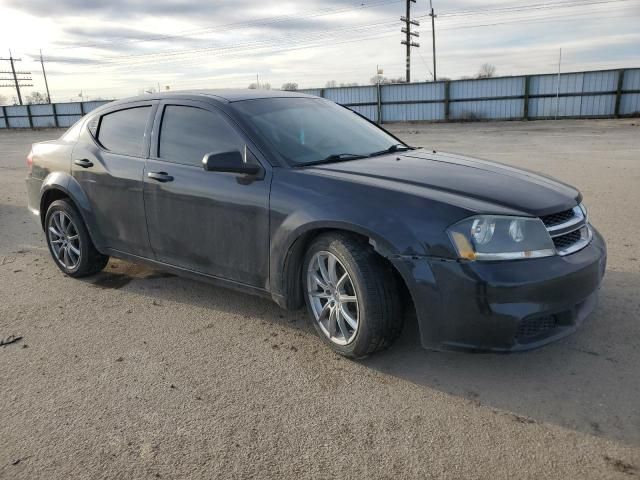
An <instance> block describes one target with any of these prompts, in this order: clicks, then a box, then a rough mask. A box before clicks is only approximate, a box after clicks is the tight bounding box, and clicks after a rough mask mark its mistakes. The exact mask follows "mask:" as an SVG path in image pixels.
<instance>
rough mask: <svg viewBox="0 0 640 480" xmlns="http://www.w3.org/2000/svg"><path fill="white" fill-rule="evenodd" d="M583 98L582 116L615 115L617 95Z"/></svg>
mask: <svg viewBox="0 0 640 480" xmlns="http://www.w3.org/2000/svg"><path fill="white" fill-rule="evenodd" d="M580 98H582V104H581V105H580V115H581V116H584V117H603V116H611V115H613V114H614V113H615V107H616V96H615V95H587V96H584V97H580Z"/></svg>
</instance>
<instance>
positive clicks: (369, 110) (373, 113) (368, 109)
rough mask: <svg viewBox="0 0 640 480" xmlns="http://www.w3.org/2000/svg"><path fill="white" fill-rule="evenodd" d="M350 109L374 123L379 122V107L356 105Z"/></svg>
mask: <svg viewBox="0 0 640 480" xmlns="http://www.w3.org/2000/svg"><path fill="white" fill-rule="evenodd" d="M349 108H350V109H351V110H353V111H355V112H358V113H359V114H360V115H364V116H365V117H367V118H368V119H369V120H371V121H372V122H376V121H377V120H378V107H377V106H376V105H356V106H353V107H349Z"/></svg>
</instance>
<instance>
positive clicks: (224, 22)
mask: <svg viewBox="0 0 640 480" xmlns="http://www.w3.org/2000/svg"><path fill="white" fill-rule="evenodd" d="M433 1H434V4H433V7H434V11H435V14H436V15H437V17H436V19H435V27H436V47H437V51H436V55H437V73H438V77H447V78H451V79H456V78H461V77H464V76H473V75H474V74H476V73H477V72H478V70H479V68H480V66H481V65H482V64H483V63H490V64H493V65H495V67H496V74H497V75H499V76H502V75H520V74H527V73H530V74H533V73H550V72H555V71H557V69H558V59H559V49H560V48H562V65H561V69H562V70H563V71H580V70H592V69H593V70H596V69H609V68H624V67H640V0H518V1H505V0H483V1H478V0H447V1H443V0H433ZM405 8H406V2H405V0H367V1H364V0H361V1H354V0H328V1H326V0H325V1H322V0H307V1H305V2H290V1H269V0H264V1H262V2H256V1H248V0H212V1H208V2H206V1H202V0H155V1H154V2H148V1H146V2H145V1H143V0H110V1H106V2H95V1H88V0H56V1H52V0H0V19H1V20H2V22H1V25H2V28H0V57H3V58H5V57H8V56H9V49H11V51H12V54H13V56H14V57H17V58H21V59H22V61H21V62H17V63H16V68H17V69H18V70H20V71H31V72H32V75H31V77H32V78H33V80H32V82H28V83H33V87H25V88H24V89H23V93H24V94H29V93H30V92H32V91H39V92H44V91H45V87H44V81H43V76H42V69H41V66H40V62H39V51H40V49H42V52H43V58H44V60H45V67H46V70H47V77H48V81H49V88H50V91H51V97H52V99H53V100H54V101H69V100H71V99H73V100H78V99H79V96H80V95H82V98H83V99H87V98H88V99H90V100H91V99H99V98H104V99H111V98H119V97H125V96H131V95H137V94H140V93H142V92H143V91H145V90H149V89H158V88H160V89H162V90H164V89H166V88H167V87H168V88H170V89H171V90H182V89H195V88H246V87H247V86H248V85H249V84H250V83H252V82H256V79H258V81H259V82H260V83H261V84H264V83H269V84H271V86H272V88H280V87H281V86H282V85H283V84H284V83H285V82H295V83H297V84H298V86H299V88H312V87H323V86H325V84H326V83H327V82H328V81H331V80H335V81H336V82H337V83H338V84H340V83H358V84H361V85H363V84H364V85H366V84H369V82H370V79H371V77H372V76H373V75H374V74H375V73H376V68H377V67H378V66H379V68H381V69H383V71H384V76H386V77H389V78H400V77H404V70H405V47H404V46H403V45H401V44H400V41H401V40H402V38H403V37H402V34H401V32H400V29H401V28H402V24H401V22H400V16H401V15H404V14H405ZM428 12H429V4H428V0H417V2H416V3H413V4H412V13H411V16H412V18H416V19H418V20H419V21H420V26H419V27H414V28H415V29H416V31H417V32H419V34H420V37H419V38H416V39H415V40H416V41H417V42H419V43H420V47H419V48H413V49H412V59H411V64H412V69H411V75H412V81H426V80H432V79H433V76H432V75H433V74H432V61H433V57H432V42H431V34H432V30H431V18H430V17H429V16H428ZM8 69H9V63H8V62H0V70H1V71H6V70H8ZM0 77H1V78H6V77H7V75H6V74H0ZM7 83H8V82H6V81H3V82H0V84H2V85H4V84H7ZM0 96H4V97H5V99H7V100H8V102H9V103H12V97H14V96H15V90H14V89H11V88H0Z"/></svg>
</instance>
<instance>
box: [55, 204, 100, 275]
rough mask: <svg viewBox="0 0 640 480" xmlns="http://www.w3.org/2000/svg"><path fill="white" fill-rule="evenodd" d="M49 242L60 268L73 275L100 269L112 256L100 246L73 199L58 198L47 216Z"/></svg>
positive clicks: (88, 273)
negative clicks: (105, 252) (104, 252)
mask: <svg viewBox="0 0 640 480" xmlns="http://www.w3.org/2000/svg"><path fill="white" fill-rule="evenodd" d="M44 224H45V233H46V238H47V246H48V247H49V251H50V252H51V256H52V257H53V260H54V261H55V263H56V265H57V266H58V268H59V269H60V270H62V271H63V272H64V273H66V274H67V275H69V276H70V277H84V276H87V275H92V274H94V273H98V272H99V271H100V270H102V269H103V268H104V267H105V266H106V265H107V262H108V261H109V257H108V256H106V255H102V254H101V253H100V252H98V251H97V250H96V247H95V246H94V245H93V242H92V241H91V237H90V236H89V231H88V230H87V227H86V226H85V224H84V221H83V220H82V217H81V216H80V214H79V213H78V211H77V210H76V208H75V206H74V205H73V204H72V203H71V202H70V201H69V200H56V201H55V202H53V203H52V204H51V205H50V206H49V209H48V210H47V215H46V217H45V220H44Z"/></svg>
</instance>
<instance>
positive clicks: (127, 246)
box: [72, 101, 157, 257]
mask: <svg viewBox="0 0 640 480" xmlns="http://www.w3.org/2000/svg"><path fill="white" fill-rule="evenodd" d="M156 108H157V102H152V101H149V102H135V103H130V104H126V106H125V105H120V106H118V107H114V109H113V110H108V111H107V112H105V113H101V114H100V116H97V117H94V118H90V119H89V122H88V128H89V130H90V131H91V136H92V137H93V138H91V139H88V141H86V142H79V143H78V145H77V146H76V148H75V149H74V151H73V155H72V172H73V176H74V177H75V178H76V180H78V182H79V183H80V185H81V186H82V188H83V190H84V192H85V193H86V195H87V197H88V198H89V202H90V204H91V207H92V209H93V212H94V215H95V219H96V225H97V227H98V229H99V230H100V234H101V235H102V238H103V239H104V240H105V242H106V246H107V247H109V248H112V249H114V250H118V251H121V252H125V253H129V254H133V255H138V256H142V257H151V256H152V252H151V248H150V245H149V236H148V233H147V228H146V224H145V214H144V205H143V196H142V185H143V184H142V178H143V172H144V167H145V158H146V156H147V154H148V151H149V141H148V133H147V132H148V130H149V129H150V128H151V125H152V122H153V114H154V113H155V109H156ZM87 135H88V134H87Z"/></svg>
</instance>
